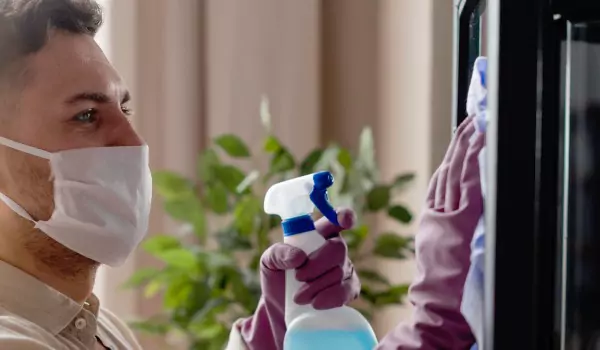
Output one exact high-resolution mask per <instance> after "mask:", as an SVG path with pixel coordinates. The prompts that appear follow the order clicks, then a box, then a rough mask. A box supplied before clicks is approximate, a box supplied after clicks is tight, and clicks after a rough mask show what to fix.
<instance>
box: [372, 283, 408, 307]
mask: <svg viewBox="0 0 600 350" xmlns="http://www.w3.org/2000/svg"><path fill="white" fill-rule="evenodd" d="M408 289H409V285H408V284H400V285H395V286H392V287H390V288H389V289H388V290H385V291H382V292H379V293H377V294H376V296H375V302H374V304H375V306H385V305H394V304H402V301H403V298H404V296H405V295H406V294H407V293H408Z"/></svg>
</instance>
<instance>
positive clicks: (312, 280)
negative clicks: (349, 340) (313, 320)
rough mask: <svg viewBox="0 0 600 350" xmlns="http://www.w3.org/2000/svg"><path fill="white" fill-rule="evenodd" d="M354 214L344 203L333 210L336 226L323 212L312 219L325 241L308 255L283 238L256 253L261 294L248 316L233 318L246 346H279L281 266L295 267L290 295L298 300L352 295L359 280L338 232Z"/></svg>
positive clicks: (268, 349) (336, 300)
mask: <svg viewBox="0 0 600 350" xmlns="http://www.w3.org/2000/svg"><path fill="white" fill-rule="evenodd" d="M354 220H355V215H354V212H353V211H351V210H349V209H342V210H339V211H338V222H339V223H340V225H341V227H336V226H335V225H334V224H332V223H330V222H329V221H328V220H327V219H326V218H321V219H320V220H317V222H316V223H315V226H316V229H317V231H318V232H319V233H320V234H321V235H323V237H325V238H326V239H327V242H326V243H325V245H324V246H323V247H321V248H319V250H317V251H315V252H313V253H311V254H310V255H309V256H307V255H306V254H305V253H304V252H303V251H302V250H300V249H298V248H295V247H292V246H290V245H287V244H284V243H277V244H274V245H272V246H271V247H270V248H269V249H267V250H266V251H265V253H264V254H263V255H262V257H261V267H260V271H261V285H262V297H261V299H260V302H259V305H258V308H257V309H256V311H255V312H254V315H253V316H252V317H250V318H248V319H245V320H242V321H241V322H239V323H237V324H236V326H237V327H238V329H239V330H240V333H241V335H242V338H243V339H244V342H245V343H246V346H247V347H248V349H250V350H275V349H283V339H284V336H285V332H286V326H285V320H284V311H285V270H290V269H296V278H297V279H298V280H299V281H303V282H306V283H305V284H304V285H303V287H301V288H300V290H299V291H298V292H297V294H296V296H295V297H294V300H295V302H296V303H298V304H301V305H308V304H312V306H313V307H314V308H316V309H331V308H335V307H339V306H342V305H345V304H347V303H348V302H350V301H352V300H354V299H356V298H357V297H358V295H359V293H360V281H359V280H358V276H357V275H356V272H355V271H354V266H353V265H352V262H351V261H350V260H349V259H348V256H347V251H348V248H347V246H346V243H345V242H344V239H343V238H342V237H341V235H340V231H341V230H343V229H349V228H352V226H353V225H354Z"/></svg>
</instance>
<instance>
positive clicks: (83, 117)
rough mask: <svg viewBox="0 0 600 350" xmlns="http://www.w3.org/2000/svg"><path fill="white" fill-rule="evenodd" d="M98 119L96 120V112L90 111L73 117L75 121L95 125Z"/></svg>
mask: <svg viewBox="0 0 600 350" xmlns="http://www.w3.org/2000/svg"><path fill="white" fill-rule="evenodd" d="M97 119H98V118H96V110H94V109H88V110H87V111H85V112H81V113H79V114H77V115H76V116H74V117H73V120H74V121H76V122H80V123H94V122H96V120H97Z"/></svg>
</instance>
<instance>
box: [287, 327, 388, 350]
mask: <svg viewBox="0 0 600 350" xmlns="http://www.w3.org/2000/svg"><path fill="white" fill-rule="evenodd" d="M376 345H377V343H376V340H375V339H374V338H373V333H372V332H371V331H370V330H352V331H351V330H332V329H327V330H318V329H315V330H307V329H296V330H289V331H288V333H287V334H286V337H285V341H284V349H286V350H337V349H340V350H342V349H343V350H366V349H374V348H375V346H376Z"/></svg>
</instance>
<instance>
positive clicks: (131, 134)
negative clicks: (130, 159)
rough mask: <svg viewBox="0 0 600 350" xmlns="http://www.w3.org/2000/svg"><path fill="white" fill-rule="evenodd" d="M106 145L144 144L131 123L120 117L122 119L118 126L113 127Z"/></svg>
mask: <svg viewBox="0 0 600 350" xmlns="http://www.w3.org/2000/svg"><path fill="white" fill-rule="evenodd" d="M109 137H110V142H108V146H111V147H115V146H141V145H143V144H145V142H144V140H143V139H142V137H141V136H140V135H139V134H138V133H137V132H136V131H135V129H134V128H133V125H132V124H131V123H130V122H129V121H128V120H127V118H122V121H121V122H120V123H119V125H118V126H116V127H115V128H113V130H112V132H111V135H110V136H109Z"/></svg>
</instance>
